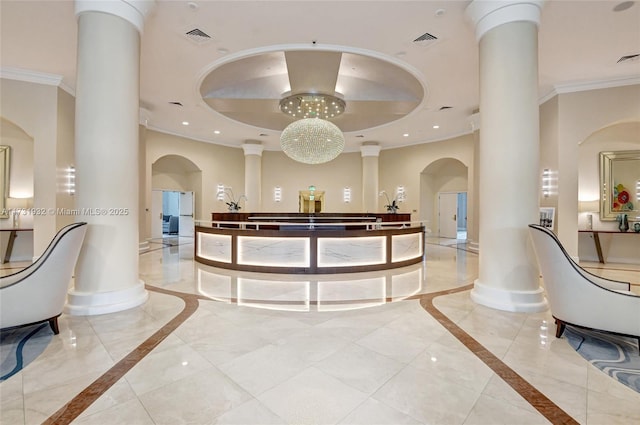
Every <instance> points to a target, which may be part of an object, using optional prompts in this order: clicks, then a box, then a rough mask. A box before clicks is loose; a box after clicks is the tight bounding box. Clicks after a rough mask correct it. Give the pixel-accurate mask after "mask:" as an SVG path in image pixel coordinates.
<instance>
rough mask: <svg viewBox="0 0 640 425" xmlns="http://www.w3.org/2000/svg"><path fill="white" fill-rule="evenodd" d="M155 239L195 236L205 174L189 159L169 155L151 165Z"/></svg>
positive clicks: (152, 225) (153, 234)
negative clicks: (195, 221)
mask: <svg viewBox="0 0 640 425" xmlns="http://www.w3.org/2000/svg"><path fill="white" fill-rule="evenodd" d="M151 189H152V196H151V238H153V239H156V238H162V237H167V236H184V237H193V229H194V221H193V220H194V212H195V210H196V202H199V198H200V195H201V192H202V172H201V170H200V169H199V168H198V167H197V166H196V165H195V164H194V163H193V162H192V161H190V160H189V159H187V158H185V157H183V156H180V155H165V156H163V157H160V158H158V160H157V161H156V162H154V163H153V164H152V165H151Z"/></svg>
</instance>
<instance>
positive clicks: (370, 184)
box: [360, 143, 380, 213]
mask: <svg viewBox="0 0 640 425" xmlns="http://www.w3.org/2000/svg"><path fill="white" fill-rule="evenodd" d="M360 153H361V155H362V209H363V211H364V212H367V213H375V212H378V190H379V189H378V188H379V182H378V176H379V173H380V171H379V158H380V146H379V145H378V144H377V143H376V144H373V143H370V144H363V145H362V146H360Z"/></svg>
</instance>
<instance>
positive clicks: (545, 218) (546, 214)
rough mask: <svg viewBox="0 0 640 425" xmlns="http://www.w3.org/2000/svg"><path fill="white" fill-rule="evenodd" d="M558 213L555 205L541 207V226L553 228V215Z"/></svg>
mask: <svg viewBox="0 0 640 425" xmlns="http://www.w3.org/2000/svg"><path fill="white" fill-rule="evenodd" d="M555 213H556V209H555V208H554V207H543V208H540V226H542V227H547V228H549V229H553V217H554V215H555Z"/></svg>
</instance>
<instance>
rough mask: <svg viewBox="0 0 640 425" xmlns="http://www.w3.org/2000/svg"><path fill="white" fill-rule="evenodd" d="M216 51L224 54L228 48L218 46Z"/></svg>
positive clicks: (227, 51)
mask: <svg viewBox="0 0 640 425" xmlns="http://www.w3.org/2000/svg"><path fill="white" fill-rule="evenodd" d="M218 53H220V54H221V55H226V54H227V53H229V49H225V48H224V47H220V48H219V49H218Z"/></svg>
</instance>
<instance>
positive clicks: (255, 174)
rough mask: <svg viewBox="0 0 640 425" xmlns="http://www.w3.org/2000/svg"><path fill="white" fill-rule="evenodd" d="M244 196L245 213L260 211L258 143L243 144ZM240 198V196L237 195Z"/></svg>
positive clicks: (260, 155) (259, 147)
mask: <svg viewBox="0 0 640 425" xmlns="http://www.w3.org/2000/svg"><path fill="white" fill-rule="evenodd" d="M242 149H243V150H244V194H245V196H246V197H247V199H246V204H245V205H246V207H245V210H246V211H253V212H259V211H262V150H263V146H262V145H261V144H258V143H244V144H243V145H242ZM238 196H240V195H238Z"/></svg>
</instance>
